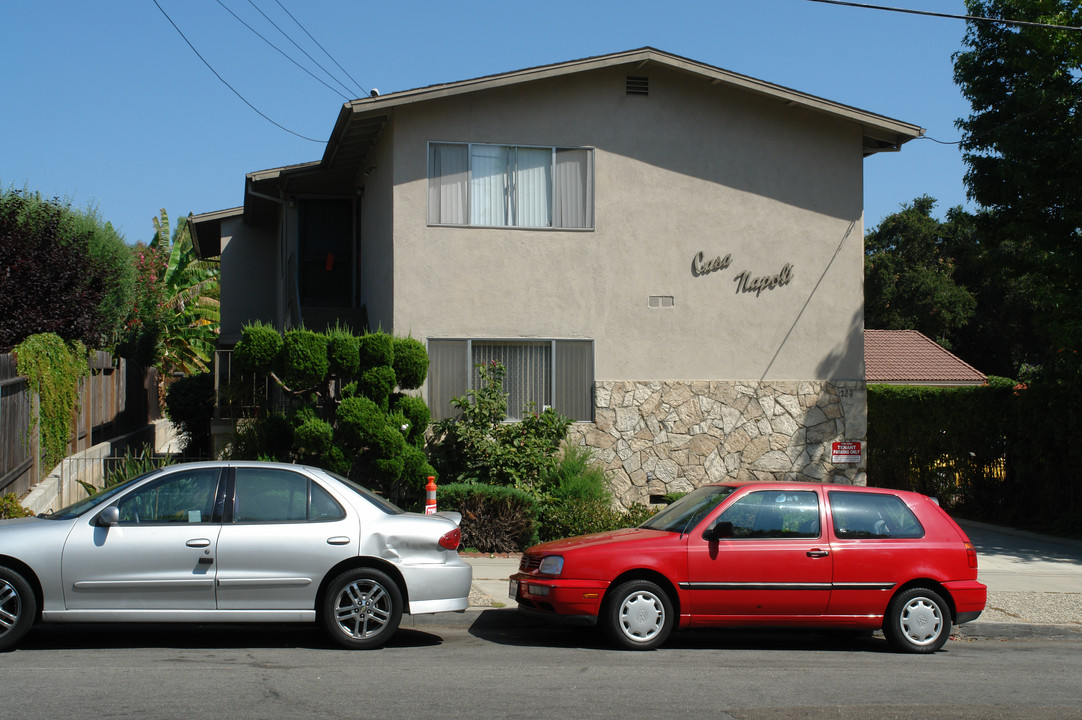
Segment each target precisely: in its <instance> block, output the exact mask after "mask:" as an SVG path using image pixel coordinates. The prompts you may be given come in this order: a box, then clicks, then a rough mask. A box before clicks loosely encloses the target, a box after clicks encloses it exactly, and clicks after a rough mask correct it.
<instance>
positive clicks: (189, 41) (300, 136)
mask: <svg viewBox="0 0 1082 720" xmlns="http://www.w3.org/2000/svg"><path fill="white" fill-rule="evenodd" d="M154 4H155V5H156V6H157V8H158V10H160V11H161V13H162V15H164V16H165V19H166V20H168V21H169V24H170V25H172V26H173V29H174V30H176V31H177V33H179V34H180V36H181V37H182V38H184V42H186V43H187V44H188V47H190V48H191V49H192V52H193V53H195V56H196V57H197V58H199V59H200V60H202V61H203V64H204V65H206V66H207V69H209V70H210V71H211V72H212V73H214V77H216V78H218V80H220V81H221V83H222V84H223V85H225V86H226V87H227V88H229V89H230V90H232V91H233V94H234V95H236V96H237V97H238V98H240V99H241V101H242V102H243V103H244V104H245V105H247V106H248V107H250V108H251V109H252V110H254V111H255V112H256V114H257V115H259V116H260V117H261V118H263V119H264V120H266V121H267V122H269V123H270V124H271V125H274V126H275V127H276V128H278V129H280V130H285V131H286V132H287V133H289V134H290V135H296V136H297V137H299V138H300V139H301V140H308V141H310V142H314V143H319V144H320V145H323V144H324V141H323V140H316V139H315V138H310V137H308V136H306V135H301V134H300V133H299V132H294V131H293V130H290V129H289V128H287V127H286V126H284V125H281V124H279V123H277V122H275V121H274V120H271V119H270V118H269V117H268V116H267V115H266V114H265V113H264V112H263V111H262V110H260V109H259V108H257V107H256V106H255V105H253V104H252V103H250V102H248V99H247V98H245V97H244V96H243V95H241V94H240V93H239V92H237V90H236V88H234V87H233V86H232V85H230V84H229V83H227V82H226V81H225V78H223V77H222V76H221V75H219V74H218V71H217V70H215V69H214V67H213V66H212V65H211V64H210V63H209V62H207V60H206V58H204V57H203V56H202V55H200V54H199V51H198V50H196V49H195V45H192V42H191V40H189V39H188V36H187V35H185V34H184V32H183V31H182V30H181V29H180V28H179V27H177V24H176V23H175V22H173V18H171V17H169V13H167V12H166V11H165V8H163V7H162V6H161V5H159V4H158V0H154Z"/></svg>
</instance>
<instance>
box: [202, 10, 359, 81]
mask: <svg viewBox="0 0 1082 720" xmlns="http://www.w3.org/2000/svg"><path fill="white" fill-rule="evenodd" d="M218 2H221V0H218ZM248 4H249V5H251V6H252V7H254V8H255V9H256V11H257V12H258V13H259V14H260V15H262V16H263V17H264V18H266V20H267V22H269V23H270V24H271V25H273V26H274V29H275V30H277V31H278V32H280V33H282V35H283V36H284V37H285V39H286V40H288V41H289V42H291V43H293V47H295V48H297V49H298V50H300V51H301V52H302V53H304V56H305V57H306V58H308V59H309V60H311V61H312V62H314V63H315V64H316V67H318V68H319V69H320V70H322V71H323V72H325V73H327V77H329V78H330V79H331V80H334V81H335V82H336V83H338V84H339V85H341V86H342V89H343V90H345V91H346V92H347V93H348V92H350V89H349V88H348V87H346V86H345V85H343V84H342V82H341V81H340V80H339V79H338V78H336V77H335V76H334V75H332V74H331V73H330V72H328V70H327V68H325V67H323V66H322V65H320V64H319V62H317V61H316V59H315V58H314V57H312V56H311V55H309V54H308V51H307V50H305V49H304V48H302V47H301V46H300V45H298V44H297V42H296V41H295V40H294V39H293V38H291V37H290V36H289V34H288V33H286V31H285V30H283V29H282V28H280V27H278V24H277V23H275V22H274V21H273V20H271V19H270V17H268V15H267V13H265V12H263V11H262V10H261V9H260V7H259V6H258V5H256V4H255V2H254V0H248ZM343 97H345V96H343ZM352 99H353V98H349V97H346V100H347V101H348V100H352Z"/></svg>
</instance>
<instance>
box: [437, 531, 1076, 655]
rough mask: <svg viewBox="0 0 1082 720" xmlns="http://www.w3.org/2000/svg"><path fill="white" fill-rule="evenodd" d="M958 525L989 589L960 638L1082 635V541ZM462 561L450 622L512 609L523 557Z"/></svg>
mask: <svg viewBox="0 0 1082 720" xmlns="http://www.w3.org/2000/svg"><path fill="white" fill-rule="evenodd" d="M959 524H960V525H962V527H963V529H964V530H965V531H966V533H967V534H968V535H969V537H970V539H971V540H972V541H973V544H974V545H975V546H976V548H977V557H978V566H979V569H978V577H979V579H980V581H981V582H983V583H984V584H986V585H987V586H988V606H987V608H986V609H985V611H984V613H982V614H981V617H980V618H979V619H978V620H976V621H974V622H972V623H967V624H966V625H963V626H961V628H960V629H959V632H960V633H961V634H963V635H964V636H968V637H980V636H989V637H1019V636H1022V637H1029V636H1035V635H1037V636H1058V635H1075V634H1079V635H1082V541H1077V540H1067V539H1061V538H1054V537H1049V536H1045V535H1038V534H1036V533H1030V532H1022V531H1016V530H1012V529H1010V528H1003V527H996V526H992V525H986V524H983V523H976V522H969V521H964V520H963V521H959ZM462 557H463V559H464V560H465V561H466V562H468V563H469V564H470V565H472V566H473V591H472V592H471V593H470V610H469V611H467V612H466V613H465V615H459V616H458V618H457V620H452V622H455V623H456V624H458V623H462V622H465V623H467V624H470V623H472V622H473V620H474V619H476V616H477V613H479V612H481V611H485V610H497V609H501V608H506V609H507V610H509V611H510V610H512V609H513V608H514V607H515V603H514V601H513V600H511V599H510V598H509V597H508V585H509V582H508V578H510V577H511V575H513V574H514V573H515V572H517V571H518V563H519V559H520V558H519V556H518V555H512V556H496V555H463V556H462ZM441 617H443V619H445V620H446V619H447V618H446V616H445V615H444V614H441ZM433 619H435V618H433Z"/></svg>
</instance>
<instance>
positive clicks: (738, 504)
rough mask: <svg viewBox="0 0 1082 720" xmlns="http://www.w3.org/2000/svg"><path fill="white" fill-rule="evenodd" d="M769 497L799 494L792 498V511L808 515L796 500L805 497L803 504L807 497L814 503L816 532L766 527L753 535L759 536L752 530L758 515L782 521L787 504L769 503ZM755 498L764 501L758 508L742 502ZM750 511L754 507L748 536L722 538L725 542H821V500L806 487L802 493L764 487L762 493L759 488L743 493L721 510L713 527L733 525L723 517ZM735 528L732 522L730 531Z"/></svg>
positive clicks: (813, 491)
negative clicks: (774, 517)
mask: <svg viewBox="0 0 1082 720" xmlns="http://www.w3.org/2000/svg"><path fill="white" fill-rule="evenodd" d="M769 495H775V496H777V495H784V496H790V495H799V496H800V498H797V499H795V501H794V502H793V503H792V504H793V505H794V507H792V508H791V510H792V511H796V512H805V513H810V510H811V508H809V507H800V506H799V500H800V499H802V498H804V499H805V502H806V498H811V499H813V500H814V501H815V513H814V519H815V531H814V534H812V533H811V532H801V531H800V530H799V529H797V530H795V531H789V530H785V529H784V528H776V529H775V528H768V529H764V530H762V533H763V534H756V533H758V532H760V531H759V530H757V529H756V528H755V525H756V524H758V523H759V515H760V513H761V512H762V511H763V510H767V511H768V515H767V517H769V516H770V515H775V516H777V517H778V519H781V512H782V509H785V506H786V503H778V502H777V501H776V498H775V500H774V501H773V502H771V501H770V500H769V499H767V498H768V496H769ZM756 496H762V497H763V498H764V500H763V501H761V502H759V503H758V504H757V505H753V504H745V501H750V500H751V498H754V497H756ZM749 508H754V509H755V518H754V519H753V520H752V526H751V527H750V528H748V531H749V534H747V535H731V536H726V538H725V539H726V540H736V541H749V540H771V541H774V540H778V541H782V542H787V541H792V540H803V541H808V540H820V539H822V537H823V499H822V498H821V497H820V496H819V493H818V492H816V491H815V490H814V489H811V488H809V489H807V490H803V489H793V488H788V489H776V488H764V489H762V490H758V489H756V490H752V491H751V492H747V493H744V494H743V495H741V496H740V497H738V498H736V499H735V500H733V501H732V502H730V503H729V504H728V505H727V506H726V507H725V509H724V510H722V511H721V513H719V514H718V517H717V519H716V520H715V521H714V522H715V524H717V523H722V522H732V521H731V520H726V517H725V516H726V515H727V514H729V513H735V512H737V511H738V510H741V511H744V512H747V510H748V509H749ZM736 527H737V526H736V525H735V523H734V524H733V529H734V530H735V529H736Z"/></svg>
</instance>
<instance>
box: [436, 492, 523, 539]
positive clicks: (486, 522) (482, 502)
mask: <svg viewBox="0 0 1082 720" xmlns="http://www.w3.org/2000/svg"><path fill="white" fill-rule="evenodd" d="M436 507H438V508H439V509H440V510H454V511H456V512H460V513H462V524H461V526H460V527H461V528H462V545H461V547H462V548H463V549H466V548H474V549H476V550H479V551H480V552H487V553H493V552H519V551H520V550H522V549H523V548H526V547H529V546H530V545H533V544H534V543H535V542H536V541H537V502H536V501H535V500H534V498H533V497H532V496H531V495H530V494H529V493H527V492H524V491H522V490H516V489H515V488H512V487H504V486H494V485H468V484H465V483H451V484H448V485H441V486H440V488H439V490H438V491H437V495H436Z"/></svg>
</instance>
